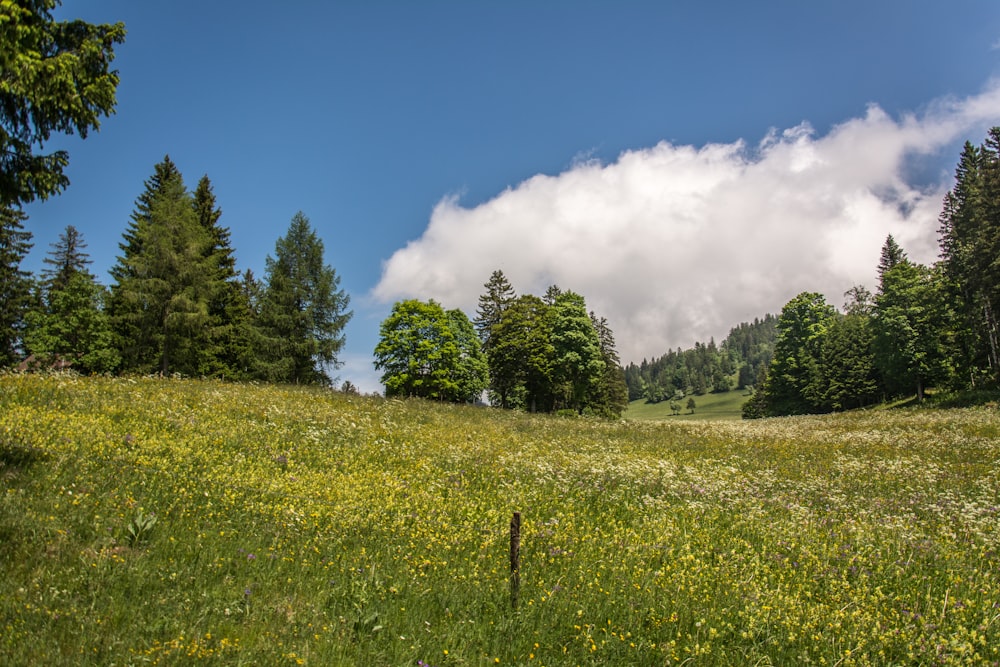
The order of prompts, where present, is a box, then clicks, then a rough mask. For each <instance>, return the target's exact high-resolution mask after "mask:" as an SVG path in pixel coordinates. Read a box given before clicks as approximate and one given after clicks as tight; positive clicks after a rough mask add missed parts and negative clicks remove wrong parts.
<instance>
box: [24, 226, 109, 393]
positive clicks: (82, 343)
mask: <svg viewBox="0 0 1000 667" xmlns="http://www.w3.org/2000/svg"><path fill="white" fill-rule="evenodd" d="M86 247H87V244H86V243H85V242H84V240H83V236H82V235H81V234H80V233H79V231H77V229H76V228H75V227H73V226H72V225H69V226H67V227H66V231H65V232H64V233H63V234H61V235H60V236H59V240H58V241H57V242H56V243H54V244H53V245H52V249H51V250H50V251H49V253H48V256H46V257H45V259H44V260H42V261H43V262H44V263H46V264H48V265H49V266H51V267H53V268H51V269H47V270H46V271H45V272H43V280H42V284H41V295H42V297H41V299H40V300H39V302H38V303H37V304H35V305H34V307H33V308H32V309H31V310H30V311H29V312H28V313H27V315H26V316H25V323H26V327H25V333H24V344H25V347H26V348H27V350H28V352H30V353H31V355H32V356H33V357H35V362H36V364H37V365H38V366H41V367H50V366H53V365H55V364H57V363H67V364H69V365H70V366H72V368H74V369H75V370H79V371H81V372H84V373H102V372H108V371H113V370H115V368H117V366H118V364H119V362H120V355H119V353H118V351H117V350H116V349H115V346H114V336H113V334H112V330H111V323H110V321H109V319H108V316H107V313H105V311H104V302H105V299H106V290H105V289H104V288H103V287H102V286H101V285H100V284H98V282H97V278H96V277H95V276H94V275H93V274H92V273H90V271H89V270H88V269H87V265H88V264H90V260H89V258H88V256H87V253H85V252H84V248H86Z"/></svg>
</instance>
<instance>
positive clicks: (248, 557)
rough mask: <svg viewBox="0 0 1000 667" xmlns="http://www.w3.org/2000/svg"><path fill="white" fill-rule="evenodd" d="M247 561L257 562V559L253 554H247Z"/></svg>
mask: <svg viewBox="0 0 1000 667" xmlns="http://www.w3.org/2000/svg"><path fill="white" fill-rule="evenodd" d="M247 560H257V557H256V556H254V555H253V554H247Z"/></svg>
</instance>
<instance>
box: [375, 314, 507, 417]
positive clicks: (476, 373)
mask: <svg viewBox="0 0 1000 667" xmlns="http://www.w3.org/2000/svg"><path fill="white" fill-rule="evenodd" d="M473 334H474V330H473V328H472V324H471V323H470V322H469V320H468V318H467V317H466V316H465V314H464V313H462V312H461V311H455V310H452V311H445V310H444V308H443V307H442V306H441V304H439V303H438V302H436V301H434V300H433V299H432V300H430V301H420V300H418V299H406V300H403V301H398V302H396V303H395V304H393V307H392V311H391V312H390V313H389V316H388V317H386V319H385V320H383V321H382V324H381V325H380V326H379V342H378V344H377V345H376V346H375V353H374V354H375V369H376V370H381V371H382V377H381V382H382V384H383V385H384V386H385V395H386V396H401V397H416V398H428V399H433V400H440V401H451V402H467V401H471V400H474V399H475V398H478V396H479V394H481V393H482V391H483V390H484V389H485V388H486V380H487V377H486V370H487V369H486V363H485V358H484V357H483V354H482V352H481V350H480V349H479V346H478V341H477V340H476V337H475V336H474V335H473Z"/></svg>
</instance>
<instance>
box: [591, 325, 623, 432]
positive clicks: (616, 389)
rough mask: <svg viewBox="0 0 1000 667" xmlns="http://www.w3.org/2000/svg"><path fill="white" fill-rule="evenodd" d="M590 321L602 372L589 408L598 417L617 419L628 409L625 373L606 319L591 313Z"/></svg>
mask: <svg viewBox="0 0 1000 667" xmlns="http://www.w3.org/2000/svg"><path fill="white" fill-rule="evenodd" d="M590 321H591V324H592V325H593V327H594V331H596V332H597V339H598V341H599V344H600V350H601V359H602V360H603V361H604V372H603V374H602V375H601V378H600V379H599V381H598V384H597V387H596V389H595V390H594V394H593V398H592V400H591V407H592V408H593V409H594V411H595V412H597V413H598V414H600V415H604V416H607V417H619V416H621V414H622V413H623V412H624V411H625V409H626V408H628V386H627V385H626V384H625V371H624V370H622V367H621V359H620V357H619V356H618V350H617V349H615V336H614V332H612V331H611V326H610V325H609V324H608V319H607V318H606V317H600V318H599V317H597V315H596V314H594V312H593V311H591V313H590Z"/></svg>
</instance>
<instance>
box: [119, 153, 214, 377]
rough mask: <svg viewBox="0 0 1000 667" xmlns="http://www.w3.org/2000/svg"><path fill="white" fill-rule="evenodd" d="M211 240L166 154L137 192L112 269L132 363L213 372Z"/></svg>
mask: <svg viewBox="0 0 1000 667" xmlns="http://www.w3.org/2000/svg"><path fill="white" fill-rule="evenodd" d="M211 244H212V239H211V238H210V236H209V234H208V232H207V231H206V230H205V228H204V227H203V226H202V225H201V224H199V220H198V216H197V214H196V211H195V208H194V205H193V201H192V197H191V194H190V193H189V192H188V191H187V189H186V188H185V186H184V180H183V178H182V177H181V174H180V172H179V171H178V170H177V168H176V166H174V164H173V163H172V162H171V161H170V158H169V157H166V158H164V160H163V162H161V163H160V164H158V165H156V168H155V172H154V175H153V177H152V178H151V179H149V180H148V181H147V182H146V190H145V191H144V192H143V193H142V194H141V195H140V196H139V198H138V199H137V200H136V208H135V211H134V213H133V215H132V224H131V225H130V227H129V229H128V230H127V231H126V233H125V243H123V244H122V245H121V247H122V250H123V255H122V256H120V257H119V258H118V263H117V264H116V265H115V267H113V268H112V271H111V273H112V276H113V277H114V278H115V279H116V281H117V282H116V283H115V284H114V285H113V287H112V299H111V315H112V321H113V324H114V326H115V329H116V334H117V335H118V337H119V340H120V342H121V349H122V356H123V361H124V369H125V370H131V371H138V372H144V373H150V372H159V373H162V374H169V373H181V374H184V375H200V374H204V373H206V372H211V370H212V367H211V364H210V362H208V361H207V360H206V354H205V350H206V348H207V349H209V350H210V349H211V334H212V332H211V329H210V328H209V326H208V325H209V322H210V318H209V312H208V311H209V301H210V299H211V295H212V291H213V290H212V285H213V280H214V279H215V274H214V272H213V271H212V267H211V263H210V261H209V260H208V256H209V255H210V253H209V251H208V249H209V248H210V247H211Z"/></svg>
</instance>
